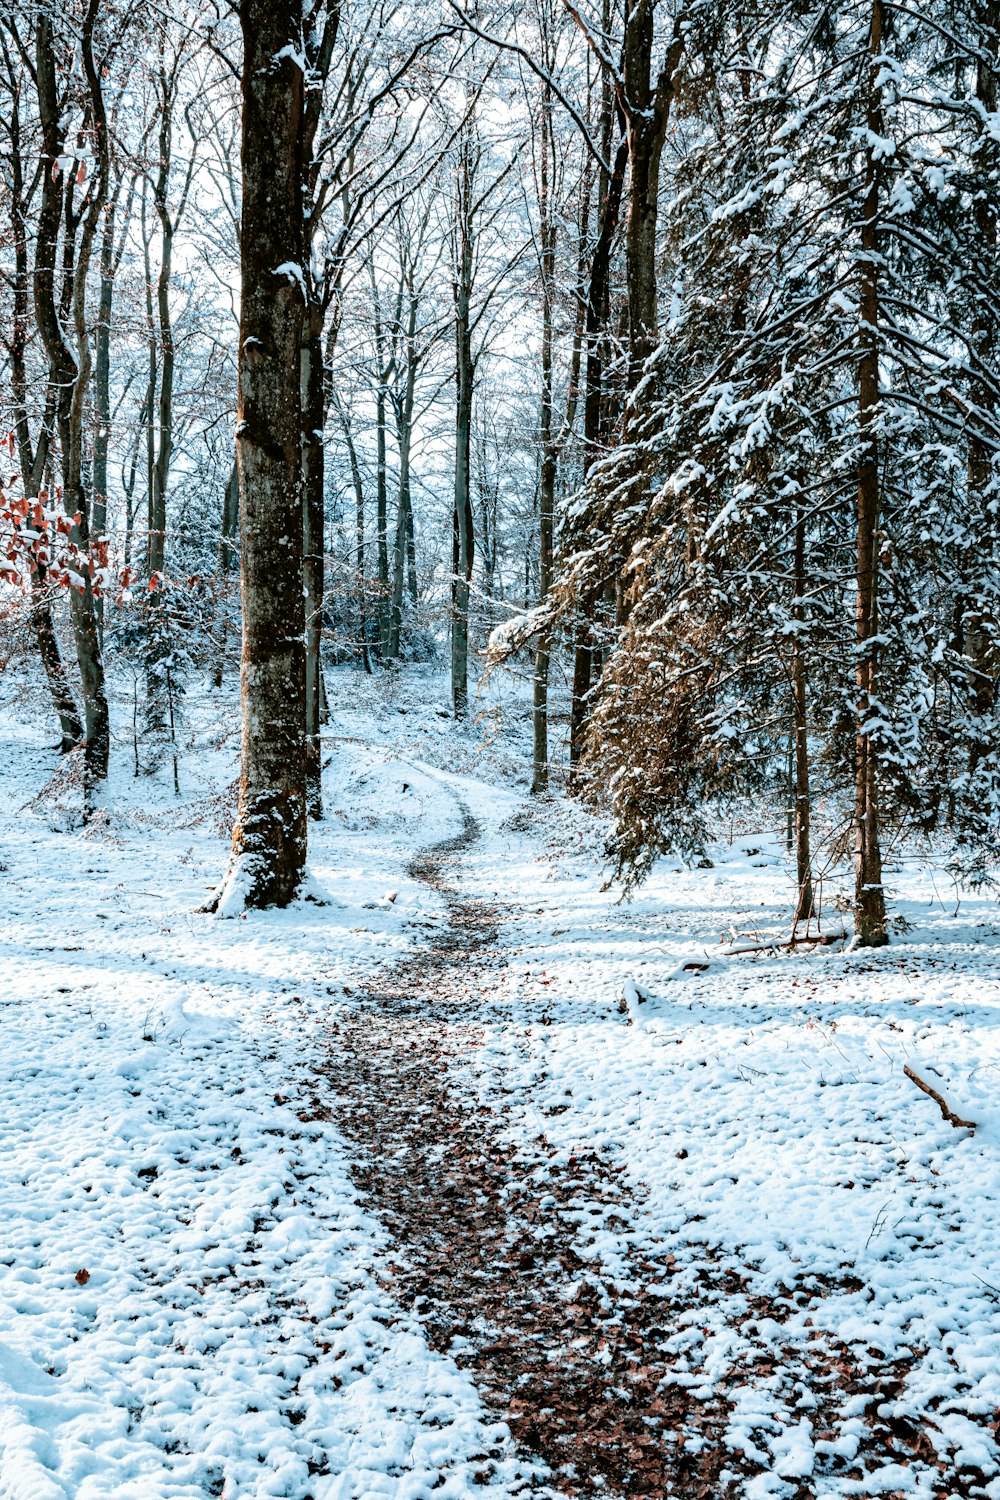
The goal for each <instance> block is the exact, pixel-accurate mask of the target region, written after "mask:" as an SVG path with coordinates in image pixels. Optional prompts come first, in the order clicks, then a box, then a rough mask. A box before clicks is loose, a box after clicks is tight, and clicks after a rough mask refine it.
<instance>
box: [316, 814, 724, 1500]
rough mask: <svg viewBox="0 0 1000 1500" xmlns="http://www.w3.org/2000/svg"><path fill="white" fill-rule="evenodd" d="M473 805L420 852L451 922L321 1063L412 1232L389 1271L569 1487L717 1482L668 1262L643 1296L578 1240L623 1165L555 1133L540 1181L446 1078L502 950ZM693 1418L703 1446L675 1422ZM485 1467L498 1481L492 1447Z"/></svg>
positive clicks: (687, 1486) (391, 1217) (712, 1437)
mask: <svg viewBox="0 0 1000 1500" xmlns="http://www.w3.org/2000/svg"><path fill="white" fill-rule="evenodd" d="M463 814H464V827H463V830H462V832H461V833H460V834H459V835H458V837H457V838H454V839H449V840H447V841H446V842H444V843H441V844H438V845H436V846H434V847H433V848H432V849H429V850H427V851H425V852H423V853H421V854H419V855H418V856H417V857H416V858H415V859H414V860H413V862H412V864H411V867H410V874H411V875H412V876H414V877H416V878H417V879H420V880H422V881H424V882H426V883H427V884H428V885H430V886H432V887H433V888H434V889H436V890H438V891H441V892H442V893H443V894H444V896H445V898H446V900H447V902H448V912H449V922H448V925H447V927H446V928H445V929H444V931H443V932H440V933H439V934H438V935H437V936H436V937H435V938H434V939H433V941H432V943H431V945H430V947H429V948H428V949H424V950H422V951H421V952H420V953H418V954H416V955H414V956H413V957H411V958H409V959H407V960H405V961H404V962H403V963H401V964H399V965H398V966H397V967H395V968H393V969H391V970H390V971H388V972H387V973H385V974H384V975H382V976H381V978H380V979H379V980H378V981H377V982H376V983H373V984H371V985H370V986H369V987H368V988H367V990H366V992H365V994H364V995H363V996H361V997H359V998H360V999H361V1002H362V1003H361V1005H360V1007H359V1009H358V1011H357V1012H356V1013H355V1014H354V1015H352V1016H351V1017H350V1018H349V1019H348V1020H346V1021H342V1022H341V1023H340V1025H339V1028H338V1029H337V1031H336V1032H335V1033H334V1036H333V1042H332V1046H331V1051H330V1057H329V1063H328V1065H327V1067H326V1070H325V1080H326V1082H327V1084H328V1086H329V1088H330V1089H332V1090H333V1091H334V1092H335V1093H336V1094H337V1095H339V1101H340V1102H339V1105H338V1106H337V1107H336V1109H335V1118H336V1120H337V1124H338V1127H339V1129H340V1130H341V1131H342V1132H343V1134H344V1136H345V1138H346V1140H347V1142H348V1144H349V1146H352V1147H353V1148H354V1152H355V1167H354V1175H355V1178H356V1181H357V1182H358V1184H359V1186H360V1187H361V1189H362V1192H363V1193H364V1194H365V1195H366V1197H367V1199H368V1201H369V1202H370V1203H371V1205H372V1206H373V1207H374V1208H375V1210H376V1212H377V1213H378V1215H379V1216H380V1218H381V1220H382V1221H383V1223H384V1224H385V1225H386V1226H387V1228H388V1229H389V1230H390V1232H391V1233H392V1235H393V1236H394V1238H395V1239H396V1241H397V1244H398V1245H399V1247H400V1250H399V1262H398V1264H397V1265H396V1266H395V1267H394V1268H393V1269H394V1272H395V1275H396V1285H395V1288H394V1290H395V1291H396V1294H397V1296H398V1297H399V1298H400V1300H401V1301H402V1302H403V1303H404V1304H405V1305H407V1306H408V1307H410V1308H413V1309H414V1310H415V1311H416V1312H417V1314H418V1315H419V1317H420V1319H421V1321H422V1322H423V1324H424V1326H425V1328H426V1329H427V1331H428V1336H429V1338H430V1341H431V1342H432V1343H433V1344H434V1345H435V1347H437V1348H439V1349H443V1350H448V1351H450V1352H451V1354H452V1355H453V1356H454V1357H455V1358H456V1359H457V1360H458V1362H459V1363H460V1364H462V1365H464V1366H465V1367H466V1368H469V1369H470V1370H471V1371H472V1372H473V1374H474V1377H475V1379H476V1382H477V1385H478V1387H479V1389H480V1391H481V1393H482V1395H483V1399H484V1401H485V1403H486V1405H487V1406H488V1408H490V1409H491V1410H492V1412H493V1413H495V1415H496V1416H497V1417H499V1418H502V1419H503V1420H506V1421H507V1422H508V1423H509V1425H510V1427H511V1430H512V1431H513V1433H514V1435H515V1437H516V1438H517V1440H518V1441H519V1443H520V1444H521V1445H522V1447H523V1448H524V1450H525V1452H526V1453H528V1454H531V1455H535V1456H537V1457H538V1458H540V1459H541V1460H542V1461H543V1462H544V1463H545V1464H546V1465H547V1466H548V1467H549V1469H550V1470H551V1471H552V1476H553V1478H552V1485H553V1488H554V1489H555V1490H556V1492H557V1493H561V1494H565V1495H592V1494H601V1495H611V1494H620V1495H654V1494H655V1495H665V1494H668V1493H670V1492H671V1490H670V1486H671V1485H673V1486H674V1492H675V1493H679V1494H683V1495H685V1496H692V1497H695V1496H701V1495H705V1496H712V1497H713V1500H714V1497H715V1496H716V1495H717V1494H718V1493H719V1491H718V1489H717V1487H716V1485H715V1481H716V1479H717V1476H718V1471H719V1468H720V1467H721V1466H722V1464H723V1463H724V1462H725V1459H726V1457H727V1455H726V1453H725V1452H724V1451H720V1445H719V1443H718V1441H717V1440H718V1438H719V1437H720V1436H721V1432H722V1429H723V1427H724V1423H725V1410H724V1408H723V1407H722V1406H721V1405H720V1406H719V1407H718V1408H717V1409H714V1410H712V1409H708V1408H705V1407H703V1406H700V1405H699V1404H698V1403H697V1402H695V1401H693V1400H692V1398H691V1397H690V1396H689V1395H688V1393H687V1392H686V1391H685V1390H684V1389H683V1388H682V1387H679V1386H674V1387H669V1386H668V1387H666V1388H664V1389H661V1385H662V1383H663V1381H664V1378H665V1376H666V1375H667V1373H668V1370H667V1367H666V1364H665V1362H664V1361H663V1360H662V1359H660V1358H658V1355H657V1345H658V1343H661V1342H663V1340H664V1339H665V1338H666V1337H667V1335H668V1332H669V1331H670V1330H669V1327H668V1326H667V1325H666V1324H665V1322H664V1316H665V1313H666V1309H667V1305H666V1303H665V1300H664V1298H663V1296H662V1295H652V1294H649V1293H646V1292H643V1291H642V1290H640V1288H642V1287H645V1286H647V1285H648V1284H649V1283H650V1282H657V1283H662V1281H663V1278H664V1277H669V1274H670V1268H669V1267H668V1266H666V1265H659V1266H657V1265H653V1264H651V1263H650V1262H648V1261H647V1262H642V1263H637V1264H636V1266H635V1283H636V1293H635V1295H634V1296H628V1297H615V1296H613V1295H611V1294H609V1292H608V1290H607V1288H603V1287H602V1281H601V1276H600V1269H601V1268H600V1266H599V1265H595V1264H594V1263H593V1262H592V1261H590V1260H586V1261H585V1260H584V1259H583V1258H581V1256H580V1255H578V1254H577V1253H576V1251H575V1250H574V1248H573V1246H574V1241H577V1221H578V1220H579V1218H580V1215H581V1213H586V1212H588V1211H589V1212H602V1211H606V1210H608V1209H611V1210H613V1209H614V1207H615V1206H616V1205H618V1204H619V1203H621V1201H622V1189H621V1185H620V1183H619V1179H618V1175H617V1174H616V1172H615V1171H614V1170H613V1168H612V1167H611V1166H610V1165H609V1164H608V1163H607V1162H604V1161H602V1160H601V1159H600V1158H599V1157H597V1156H596V1155H593V1156H589V1157H588V1158H587V1159H578V1160H576V1161H573V1162H571V1163H570V1165H568V1166H566V1167H556V1166H552V1165H551V1164H550V1163H548V1161H547V1159H546V1158H545V1156H544V1155H543V1154H542V1153H541V1151H540V1152H539V1156H538V1163H539V1164H543V1163H544V1166H545V1176H544V1179H543V1180H539V1181H533V1180H532V1168H531V1166H530V1165H526V1164H525V1162H524V1160H523V1151H522V1152H521V1153H517V1152H516V1151H515V1149H514V1148H513V1147H512V1146H511V1145H510V1144H509V1143H508V1142H506V1141H505V1140H503V1139H502V1137H501V1134H500V1129H499V1126H500V1124H501V1121H500V1119H499V1117H498V1116H495V1115H494V1114H493V1113H492V1111H490V1110H488V1109H486V1108H483V1107H481V1106H479V1105H478V1104H476V1103H474V1102H472V1101H470V1100H469V1099H468V1098H466V1097H464V1096H463V1095H462V1094H460V1093H459V1092H457V1091H456V1088H455V1085H454V1083H453V1082H452V1080H451V1078H450V1077H449V1074H448V1068H447V1055H448V1052H449V1051H450V1050H453V1049H461V1048H462V1047H463V1046H472V1045H475V1043H476V1041H477V1039H478V1033H477V997H478V996H479V994H480V993H481V992H482V990H483V988H485V987H487V986H489V985H490V984H491V983H492V982H493V978H494V973H495V970H496V967H497V965H498V964H499V963H500V962H502V953H501V952H500V951H499V950H498V947H497V934H498V925H499V923H500V922H501V920H502V918H503V915H504V913H503V911H502V910H500V909H499V908H497V907H495V906H491V905H488V904H486V903H483V902H480V901H475V900H469V899H466V898H464V897H463V896H461V895H459V894H458V893H457V892H456V891H455V890H454V889H452V887H451V886H450V885H448V884H446V882H445V877H444V870H445V867H446V866H447V865H448V864H449V863H451V862H452V861H454V860H455V859H456V858H457V857H458V856H459V855H461V854H462V853H463V852H464V851H466V850H467V849H469V848H470V846H471V845H472V844H473V843H474V842H475V840H476V838H477V837H478V832H479V830H478V826H477V824H476V822H475V820H474V819H473V818H472V817H471V815H470V814H469V813H468V812H467V811H464V810H463ZM491 971H492V972H491ZM316 1102H317V1104H319V1103H321V1102H322V1101H321V1100H319V1099H318V1100H317V1101H316ZM518 1156H519V1157H520V1159H518V1160H515V1157H518ZM627 1212H628V1211H627V1210H626V1213H627ZM629 1216H630V1215H629ZM604 1222H605V1223H606V1224H607V1223H609V1220H608V1218H607V1217H605V1220H604ZM614 1223H615V1220H614V1215H613V1213H612V1215H611V1219H610V1224H611V1225H612V1227H613V1225H614ZM577 1242H578V1241H577ZM682 1430H683V1431H684V1432H685V1433H687V1435H688V1437H689V1438H690V1439H692V1440H693V1441H691V1442H690V1445H689V1446H685V1445H684V1444H683V1443H681V1444H678V1443H677V1442H676V1441H674V1440H673V1437H672V1435H673V1434H675V1433H678V1432H680V1431H682ZM698 1439H700V1441H698ZM482 1477H483V1483H484V1484H488V1483H489V1469H488V1465H484V1470H483V1476H482ZM544 1488H545V1486H544V1485H543V1486H542V1489H544Z"/></svg>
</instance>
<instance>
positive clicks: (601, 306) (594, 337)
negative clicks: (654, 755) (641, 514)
mask: <svg viewBox="0 0 1000 1500" xmlns="http://www.w3.org/2000/svg"><path fill="white" fill-rule="evenodd" d="M602 114H603V119H602V126H603V128H602V140H603V142H604V145H605V154H606V155H610V150H609V147H610V143H611V121H612V99H611V93H610V89H608V90H606V94H605V101H604V104H603V110H602ZM627 165H628V140H627V139H626V138H624V137H623V139H622V140H621V141H620V142H619V145H618V150H617V151H616V153H615V158H614V162H613V164H612V169H611V172H610V174H605V173H603V172H602V174H601V177H600V181H599V186H600V192H601V222H600V232H599V233H598V237H597V243H596V245H595V246H594V254H593V259H592V260H591V263H590V284H589V286H588V289H587V314H586V345H587V363H586V375H585V386H584V397H583V477H584V481H586V478H587V475H588V474H589V472H590V469H591V467H592V465H593V463H594V461H595V459H596V458H597V457H598V455H599V454H600V451H601V439H602V436H603V431H604V343H605V339H606V337H607V326H608V311H609V303H610V295H609V286H610V272H611V250H612V246H613V244H614V236H615V231H616V229H617V227H618V220H619V217H620V215H621V205H622V193H623V190H624V186H625V168H626V167H627ZM597 602H598V601H597V600H596V599H584V600H581V601H580V609H581V615H582V618H581V619H580V620H579V621H578V623H577V628H576V634H575V639H574V647H573V701H572V707H571V710H570V731H569V755H570V782H571V784H572V782H573V780H574V770H575V767H576V766H577V764H578V762H579V759H580V754H581V752H582V749H583V740H584V735H585V734H586V729H587V720H588V717H589V703H590V692H591V687H592V684H593V682H594V680H595V678H596V676H597V672H598V670H599V652H598V651H597V648H596V646H595V642H594V617H595V613H596V609H597Z"/></svg>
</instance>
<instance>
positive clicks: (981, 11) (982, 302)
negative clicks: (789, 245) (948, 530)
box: [960, 0, 1000, 768]
mask: <svg viewBox="0 0 1000 1500" xmlns="http://www.w3.org/2000/svg"><path fill="white" fill-rule="evenodd" d="M975 10H976V21H977V23H978V26H979V29H980V33H981V35H980V38H979V50H978V54H977V58H976V98H977V100H978V101H979V103H980V104H981V105H982V108H983V111H984V114H985V116H986V117H987V118H990V117H992V116H994V115H995V114H996V108H997V85H996V71H995V70H996V66H997V63H996V60H995V59H996V55H997V45H998V41H1000V35H998V33H1000V7H998V5H997V0H979V3H978V4H977V6H976V7H975ZM997 160H998V152H997V146H996V142H995V141H994V140H993V139H992V137H991V136H988V135H987V137H986V139H985V140H984V141H983V143H982V146H981V148H980V155H979V159H978V165H979V168H980V171H981V172H982V173H983V174H984V176H986V177H987V178H989V177H991V176H992V174H994V173H995V172H996V169H997ZM973 215H974V221H975V225H976V234H977V238H978V241H979V244H978V251H979V266H980V267H981V275H982V277H983V279H988V278H989V277H990V275H991V273H992V269H993V267H994V266H995V264H996V254H997V221H996V214H995V213H994V211H993V205H992V200H991V196H990V194H989V193H986V192H983V193H980V194H978V195H977V197H976V199H975V202H974V205H973ZM972 342H973V346H974V348H975V351H976V354H977V355H978V357H979V359H980V361H981V363H982V365H983V367H984V368H986V369H992V368H993V367H994V365H995V361H996V346H997V314H996V308H995V306H994V304H993V303H992V302H991V301H990V299H989V298H988V297H986V296H984V295H983V294H982V292H978V293H977V294H976V309H975V315H974V319H973V325H972ZM976 402H977V404H978V405H980V406H982V407H983V408H985V411H986V414H987V416H988V417H989V418H992V419H994V420H995V417H996V408H997V401H996V396H995V394H994V390H993V386H992V384H991V383H990V382H983V384H982V385H981V386H980V388H979V389H978V390H977V392H976ZM992 482H993V464H992V453H991V449H990V446H989V444H987V443H986V442H985V441H984V440H983V437H982V435H981V434H980V433H978V432H976V431H975V430H973V432H972V433H971V434H970V438H969V457H968V479H967V488H968V505H969V514H970V515H971V516H979V515H982V514H983V513H984V510H985V506H986V503H987V497H988V492H989V487H990V485H991V484H992ZM991 534H992V528H991V530H990V532H988V534H987V541H988V538H989V536H990V535H991ZM991 552H992V548H990V553H991ZM991 564H992V556H991V555H989V554H988V555H987V556H986V557H983V556H981V555H979V549H978V548H977V556H976V559H975V565H976V566H975V571H976V572H977V573H979V574H980V576H982V575H983V573H986V572H987V571H988V570H989V568H990V566H991ZM984 592H985V591H984V590H982V589H980V590H979V591H977V596H976V597H974V598H972V599H970V598H969V597H968V596H967V595H965V597H963V598H962V599H961V600H960V612H961V621H960V629H961V633H962V642H961V649H962V652H963V654H964V656H965V659H966V662H967V663H968V666H967V672H968V678H969V685H970V689H971V698H972V706H973V709H974V711H975V714H976V717H977V719H979V720H980V721H981V723H980V724H977V726H976V729H975V731H974V735H973V743H972V749H971V757H970V759H971V763H972V766H973V768H975V766H976V765H977V764H978V763H979V761H980V759H981V758H982V755H983V753H984V751H985V750H986V749H987V746H988V740H987V735H988V732H989V731H988V729H987V728H986V723H985V721H986V719H987V716H988V715H989V714H990V713H991V711H992V709H993V707H994V705H995V701H996V686H995V679H996V672H997V660H996V653H995V651H994V650H993V648H992V645H991V641H990V630H989V629H988V628H987V618H986V612H987V609H988V606H987V604H986V601H985V600H984V598H983V593H984ZM963 593H964V591H963ZM995 623H996V622H995V619H994V621H993V624H994V626H995Z"/></svg>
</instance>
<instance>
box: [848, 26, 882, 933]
mask: <svg viewBox="0 0 1000 1500" xmlns="http://www.w3.org/2000/svg"><path fill="white" fill-rule="evenodd" d="M870 51H871V58H870V61H869V78H868V105H867V126H868V132H869V138H870V139H871V140H873V141H875V140H877V139H879V138H881V136H882V133H883V125H882V109H881V100H880V92H879V87H878V84H877V81H876V80H877V68H878V63H877V62H876V58H877V57H878V56H879V54H880V53H881V51H882V0H872V12H871V35H870ZM879 207H880V205H879V165H878V160H877V158H876V155H875V146H874V144H872V145H869V147H868V150H867V152H866V155H865V199H864V208H863V213H862V227H861V252H862V253H861V275H860V281H861V286H860V294H861V361H860V369H859V380H858V430H859V435H860V439H861V445H862V452H861V462H860V464H859V466H858V504H857V604H856V639H857V669H856V673H855V682H856V687H857V731H856V738H855V779H854V817H855V848H854V914H855V932H856V940H857V942H858V944H859V945H860V946H861V947H865V948H877V947H881V946H882V945H883V944H884V943H887V942H888V941H889V939H888V934H887V932H886V924H885V892H884V890H883V887H882V852H881V848H880V845H879V814H878V753H877V749H876V746H875V743H874V740H873V735H872V732H871V728H870V725H871V721H872V719H873V718H876V717H877V716H878V703H877V674H878V644H877V637H878V524H879V508H880V493H879V472H878V469H879V432H878V422H879V370H878V355H879V279H878V260H879V248H880V245H879V242H880V234H879V224H878V215H879Z"/></svg>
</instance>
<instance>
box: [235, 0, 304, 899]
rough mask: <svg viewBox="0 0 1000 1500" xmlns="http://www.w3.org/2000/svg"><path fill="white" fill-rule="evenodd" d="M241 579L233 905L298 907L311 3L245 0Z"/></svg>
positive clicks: (239, 447) (238, 430) (238, 443)
mask: <svg viewBox="0 0 1000 1500" xmlns="http://www.w3.org/2000/svg"><path fill="white" fill-rule="evenodd" d="M240 21H241V26H242V31H243V47H244V58H243V75H242V97H243V135H242V149H241V159H242V167H243V209H242V222H241V233H240V265H241V272H242V305H241V310H240V351H239V414H238V420H237V427H236V454H237V463H238V465H239V476H240V540H241V546H240V562H241V567H240V589H241V598H242V604H243V660H242V668H241V673H240V692H241V702H242V719H243V745H242V760H241V766H240V805H239V813H238V818H237V823H236V827H235V829H234V831H233V863H232V865H231V867H230V871H229V875H228V877H227V879H226V882H225V885H224V887H223V889H222V891H221V892H220V896H219V900H218V906H219V909H220V910H221V911H223V912H226V913H228V912H233V911H238V910H239V909H240V908H241V907H244V906H248V907H264V906H285V905H287V904H288V902H289V901H291V900H292V898H293V897H294V896H295V893H296V891H297V890H298V888H299V886H300V884H301V881H302V876H303V874H304V871H305V862H306V837H307V831H306V830H307V819H306V735H305V644H304V635H305V601H304V598H303V590H302V541H303V538H302V532H303V526H302V468H301V464H302V458H301V447H302V402H301V396H300V376H301V350H302V332H303V322H304V314H305V281H304V275H303V269H302V258H303V240H304V233H303V229H304V226H303V212H302V210H303V193H302V185H303V160H302V141H303V75H302V68H301V66H300V64H299V62H298V61H297V60H296V59H297V55H298V52H299V49H300V47H301V38H302V4H301V0H294V3H289V0H243V5H242V7H241V11H240Z"/></svg>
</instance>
